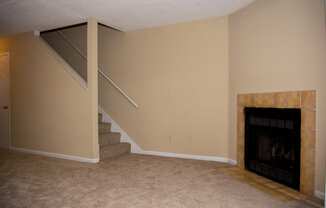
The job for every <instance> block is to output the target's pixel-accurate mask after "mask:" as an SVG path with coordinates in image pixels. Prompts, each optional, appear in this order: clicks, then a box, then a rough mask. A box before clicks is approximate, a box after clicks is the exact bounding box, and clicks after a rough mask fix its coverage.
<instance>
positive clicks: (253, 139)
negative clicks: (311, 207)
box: [244, 107, 301, 190]
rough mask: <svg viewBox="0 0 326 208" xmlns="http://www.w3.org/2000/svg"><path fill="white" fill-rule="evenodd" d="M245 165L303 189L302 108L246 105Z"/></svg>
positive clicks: (266, 175) (260, 173)
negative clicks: (301, 185) (301, 154)
mask: <svg viewBox="0 0 326 208" xmlns="http://www.w3.org/2000/svg"><path fill="white" fill-rule="evenodd" d="M244 112H245V155H244V160H245V161H244V162H245V168H246V169H247V170H249V171H252V172H255V173H256V174H259V175H262V176H264V177H267V178H269V179H272V180H274V181H277V182H279V183H282V184H284V185H287V186H289V187H291V188H293V189H296V190H300V144H301V135H300V132H301V110H300V109H298V108H258V107H246V108H245V109H244Z"/></svg>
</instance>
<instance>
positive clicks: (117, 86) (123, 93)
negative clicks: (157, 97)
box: [56, 31, 139, 108]
mask: <svg viewBox="0 0 326 208" xmlns="http://www.w3.org/2000/svg"><path fill="white" fill-rule="evenodd" d="M56 32H57V34H58V35H60V37H61V38H62V39H63V40H64V41H66V42H67V43H68V44H69V45H70V46H71V47H72V48H73V49H74V50H75V51H77V53H78V54H79V55H80V56H81V57H83V59H84V60H87V57H86V56H85V55H84V54H83V52H82V51H81V50H80V49H79V48H78V47H76V46H75V45H74V44H73V43H72V42H71V41H70V40H69V39H68V38H67V37H66V36H65V34H63V32H61V31H56ZM98 73H99V74H100V75H101V76H102V77H103V78H104V79H105V80H106V81H108V82H109V83H110V84H111V85H112V86H113V87H114V88H115V89H116V90H118V91H119V93H120V94H121V95H122V96H124V97H125V98H126V99H127V100H128V101H129V102H130V103H131V104H132V105H133V106H135V107H136V108H138V107H139V106H138V104H137V103H136V102H135V101H134V100H133V99H132V98H131V97H130V96H129V95H128V94H127V93H126V92H125V91H124V90H122V89H121V88H120V87H119V85H118V84H117V83H115V82H114V81H113V80H112V79H111V78H110V77H109V76H108V75H107V74H105V73H104V72H103V71H102V67H101V66H99V67H98Z"/></svg>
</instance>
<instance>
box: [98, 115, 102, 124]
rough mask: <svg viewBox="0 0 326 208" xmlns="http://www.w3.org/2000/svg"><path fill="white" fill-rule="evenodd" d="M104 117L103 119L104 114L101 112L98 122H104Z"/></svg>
mask: <svg viewBox="0 0 326 208" xmlns="http://www.w3.org/2000/svg"><path fill="white" fill-rule="evenodd" d="M102 119H103V115H102V113H99V114H98V122H99V123H100V122H102Z"/></svg>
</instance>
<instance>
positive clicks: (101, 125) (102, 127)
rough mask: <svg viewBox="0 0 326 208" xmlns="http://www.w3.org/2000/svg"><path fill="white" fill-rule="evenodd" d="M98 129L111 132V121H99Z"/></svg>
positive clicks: (102, 131) (100, 131)
mask: <svg viewBox="0 0 326 208" xmlns="http://www.w3.org/2000/svg"><path fill="white" fill-rule="evenodd" d="M98 131H99V133H110V132H111V124H110V123H99V125H98Z"/></svg>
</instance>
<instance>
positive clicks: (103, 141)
mask: <svg viewBox="0 0 326 208" xmlns="http://www.w3.org/2000/svg"><path fill="white" fill-rule="evenodd" d="M120 137H121V136H120V134H117V133H109V134H100V135H99V143H100V146H104V145H111V144H119V143H120Z"/></svg>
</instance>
